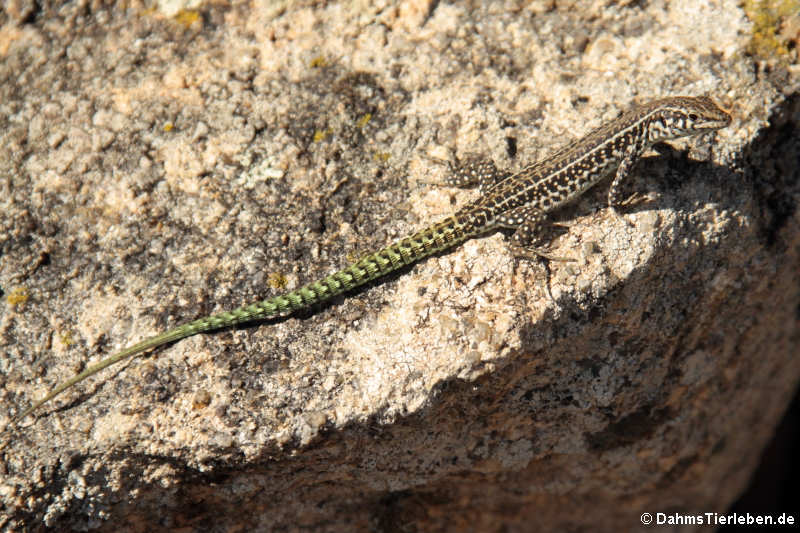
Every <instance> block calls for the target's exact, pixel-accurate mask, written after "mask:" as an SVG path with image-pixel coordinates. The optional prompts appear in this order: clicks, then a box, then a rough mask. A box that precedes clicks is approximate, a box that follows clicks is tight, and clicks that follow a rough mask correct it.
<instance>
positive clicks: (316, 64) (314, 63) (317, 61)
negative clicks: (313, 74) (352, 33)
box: [309, 56, 328, 68]
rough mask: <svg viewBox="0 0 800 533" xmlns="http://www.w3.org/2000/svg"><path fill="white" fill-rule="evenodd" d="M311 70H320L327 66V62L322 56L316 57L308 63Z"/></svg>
mask: <svg viewBox="0 0 800 533" xmlns="http://www.w3.org/2000/svg"><path fill="white" fill-rule="evenodd" d="M309 66H310V67H311V68H322V67H326V66H328V61H327V60H326V59H325V58H324V57H323V56H317V57H315V58H314V59H312V60H311V63H309Z"/></svg>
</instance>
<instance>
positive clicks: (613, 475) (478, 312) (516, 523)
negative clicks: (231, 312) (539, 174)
mask: <svg viewBox="0 0 800 533" xmlns="http://www.w3.org/2000/svg"><path fill="white" fill-rule="evenodd" d="M709 21H713V23H709ZM750 35H751V28H750V25H749V23H748V21H747V19H746V18H745V16H744V14H743V13H742V12H741V11H740V10H739V7H738V3H737V2H736V1H733V0H730V1H722V0H720V1H717V2H694V1H689V0H684V1H672V2H659V1H653V2H644V3H638V2H599V1H588V0H587V1H574V2H555V1H542V2H531V3H526V4H525V5H516V4H514V3H513V2H493V3H482V2H475V3H473V4H470V3H463V4H460V3H456V4H449V3H445V2H435V1H429V2H425V1H407V2H401V3H399V4H397V5H395V4H394V3H391V2H388V1H387V2H380V1H377V2H353V3H347V2H343V3H340V4H333V3H332V4H325V3H317V2H283V3H280V2H272V1H267V0H255V1H253V2H241V3H234V4H229V3H225V2H198V1H196V2H193V3H181V2H167V1H164V2H161V3H159V4H157V5H154V6H150V5H144V4H139V3H137V2H133V3H125V4H119V5H113V6H108V7H102V6H101V5H100V3H94V2H85V1H84V2H70V3H67V4H64V5H61V4H59V3H54V2H36V3H33V2H28V1H26V0H10V1H8V2H7V3H6V8H5V11H2V12H0V291H1V292H0V295H2V303H0V428H1V427H3V426H5V425H6V424H7V423H8V421H9V420H10V418H11V417H12V416H13V415H14V414H15V413H17V412H19V410H20V409H21V408H23V407H24V406H26V405H28V402H30V401H31V400H32V399H33V398H37V397H39V396H41V395H42V394H43V393H45V392H46V391H47V390H48V389H50V388H51V387H53V386H54V385H55V384H57V383H60V382H61V381H63V380H65V379H67V378H68V377H70V376H72V375H73V374H74V373H75V372H76V371H79V370H80V369H82V368H84V367H85V365H86V364H87V363H88V362H90V361H97V360H99V359H101V358H103V357H104V356H107V355H108V354H109V353H111V352H114V351H116V350H118V349H120V348H122V347H124V346H126V345H128V344H131V343H132V342H135V341H137V340H139V339H141V338H143V337H145V336H148V335H152V334H155V333H157V332H160V331H162V330H163V329H165V328H168V327H171V326H174V325H177V324H179V323H181V322H184V321H188V320H191V319H193V318H196V317H199V316H203V315H206V314H210V313H212V312H215V311H220V310H223V309H226V308H232V307H235V306H238V305H239V304H241V303H246V302H249V301H255V300H258V299H261V298H263V297H265V296H268V295H271V294H275V293H276V292H277V291H279V290H282V289H283V288H292V287H295V286H297V285H298V284H300V283H303V282H306V281H310V280H312V279H315V278H317V277H320V276H322V275H325V274H327V273H329V272H331V271H332V270H334V269H336V268H338V267H341V266H343V265H345V264H346V263H347V262H348V260H351V259H353V258H354V257H357V256H358V255H359V254H360V253H363V252H365V251H368V250H371V249H374V248H376V247H378V246H382V245H384V244H387V243H388V242H390V241H391V240H393V239H396V238H399V237H402V236H404V235H405V234H407V233H408V232H410V231H412V230H414V229H418V228H421V227H423V226H424V225H426V224H429V223H431V222H434V221H436V220H437V219H438V218H440V217H442V216H446V215H447V214H449V213H451V212H452V210H453V209H454V206H457V205H462V204H463V203H464V202H466V201H468V200H469V199H471V198H474V197H475V195H476V194H477V193H476V192H474V191H461V190H456V189H451V188H447V187H440V186H437V185H436V182H439V181H441V179H442V177H443V176H444V172H445V171H446V168H445V167H443V166H442V165H439V164H437V163H436V162H433V161H431V159H430V156H433V157H438V158H452V157H453V156H455V157H458V158H463V157H465V156H466V155H467V154H470V153H478V154H481V155H483V156H485V157H490V158H492V159H494V160H495V161H497V163H498V165H499V166H503V167H508V168H512V169H518V168H521V167H522V166H524V165H525V164H527V163H529V162H532V161H535V160H536V159H538V158H540V157H543V156H545V155H547V154H548V153H549V152H550V151H552V150H553V149H555V148H557V147H558V146H561V145H563V144H564V143H567V142H569V141H570V140H572V139H575V138H577V137H578V136H580V135H582V134H584V133H586V132H587V131H589V130H590V129H591V128H593V127H595V126H597V125H599V124H600V123H602V122H603V121H606V120H609V119H613V118H614V117H615V116H616V115H617V114H618V113H619V112H620V111H622V110H623V109H625V108H626V107H628V106H629V105H632V104H633V103H635V102H639V101H646V100H648V99H650V98H652V97H656V96H665V95H673V94H704V93H708V94H711V95H713V96H714V97H716V98H717V99H718V100H719V101H720V102H721V103H722V104H723V105H725V106H728V107H730V108H731V112H732V114H733V116H734V121H733V124H732V125H731V127H730V128H727V129H725V130H722V131H720V132H718V133H717V134H714V135H711V136H708V137H705V138H701V139H694V140H680V141H675V142H672V143H670V145H669V146H668V147H662V149H661V150H659V153H656V152H653V153H652V154H651V155H652V156H653V157H648V158H646V159H645V160H643V161H642V162H641V163H640V164H639V165H638V166H637V168H636V171H635V179H633V180H631V183H630V188H631V190H632V191H637V192H640V193H644V194H649V198H648V200H647V201H644V202H640V203H637V204H634V205H633V206H631V207H630V208H628V209H627V210H626V211H625V217H626V218H627V220H629V221H630V222H631V223H632V225H633V227H627V226H626V225H625V224H622V223H621V222H620V221H619V220H617V219H615V218H614V217H613V216H610V214H609V212H608V210H607V209H605V206H604V199H605V191H604V190H602V189H598V190H597V191H594V192H593V193H592V194H589V195H588V196H587V197H586V198H585V199H584V200H582V201H581V202H578V203H577V205H575V206H573V207H570V208H569V209H566V210H565V211H564V212H563V213H561V214H560V216H559V217H558V220H559V221H561V222H566V223H568V224H569V225H568V226H567V227H563V226H561V227H558V226H557V227H554V228H548V229H547V232H548V234H547V235H548V239H550V242H551V246H552V253H553V254H554V255H558V256H567V257H571V258H573V259H575V261H574V262H552V263H550V264H549V265H548V266H546V267H545V266H543V265H542V264H540V263H538V262H536V261H528V260H525V259H520V258H516V257H514V256H513V254H512V251H511V250H510V248H509V246H508V245H507V243H506V242H505V239H504V236H503V235H502V234H495V235H492V236H488V237H486V238H482V239H476V240H473V241H471V242H469V243H467V244H465V245H464V246H462V247H460V248H458V249H456V250H453V251H451V252H449V253H445V254H441V255H439V256H437V257H434V258H431V259H429V260H426V261H423V262H421V263H419V264H417V265H415V266H413V267H411V268H408V269H407V270H406V271H404V272H401V273H398V274H396V275H393V276H389V278H388V279H385V280H383V281H382V282H380V283H376V284H374V285H372V286H370V287H367V288H364V289H362V290H359V291H356V292H355V293H354V294H350V295H348V296H347V297H341V298H337V299H336V300H335V301H333V302H332V303H330V304H329V305H326V306H323V307H322V308H320V309H315V310H314V311H313V312H308V313H304V314H301V315H299V316H294V317H291V318H288V319H284V320H275V321H270V322H268V323H264V324H260V325H258V326H253V327H247V328H239V329H234V330H228V331H223V332H219V333H215V334H209V335H200V336H196V337H192V338H190V339H186V340H183V341H181V342H178V343H176V344H174V345H171V346H168V347H164V348H161V349H158V350H156V351H155V352H154V353H152V354H150V355H148V356H146V357H143V358H140V359H136V360H134V361H133V362H132V363H130V364H128V365H125V366H123V367H119V368H116V369H112V370H110V371H106V372H105V373H103V374H102V375H101V376H99V377H98V378H95V379H93V380H91V381H89V382H85V383H83V384H81V386H80V387H78V388H76V389H75V390H73V391H70V392H69V393H68V394H66V395H64V396H63V397H61V398H59V399H58V400H57V401H56V402H54V404H52V405H50V406H48V408H47V409H44V410H43V411H42V412H40V413H39V414H38V417H36V418H34V419H30V420H27V421H26V422H25V423H24V425H23V428H22V430H21V431H20V432H19V433H18V434H16V435H14V436H13V437H11V438H10V440H9V437H8V436H4V437H2V438H3V439H5V440H6V441H7V447H6V448H5V449H4V450H3V451H2V452H0V528H5V529H8V530H18V529H24V528H27V529H29V530H40V529H44V528H46V527H52V528H54V529H58V530H88V529H91V530H102V531H153V530H158V529H181V530H182V531H193V530H198V531H239V530H247V529H256V530H271V529H274V530H286V531H294V530H300V529H309V530H314V531H345V530H346V531H414V530H419V531H435V530H450V531H497V530H504V531H531V530H536V529H537V528H541V529H543V530H561V531H567V530H593V531H618V530H626V531H633V530H636V529H637V527H643V528H644V529H645V530H649V529H651V528H647V527H644V526H642V525H641V523H640V518H639V517H640V515H641V514H642V513H645V512H649V513H653V514H655V513H658V512H661V513H666V514H667V515H669V516H673V515H674V514H676V513H677V514H683V515H686V514H690V515H697V514H698V513H705V512H724V511H725V510H726V508H727V507H728V505H730V503H731V502H732V501H733V500H734V499H735V498H736V497H737V495H738V494H739V492H740V491H741V490H742V489H743V488H744V486H745V485H746V483H747V481H748V478H749V476H750V474H751V472H752V470H753V468H754V467H755V466H756V462H757V459H758V457H759V454H760V452H761V450H762V447H763V445H764V444H765V443H766V442H767V441H768V439H769V438H770V436H771V433H772V430H773V428H774V426H775V424H776V423H777V421H778V420H779V419H780V417H781V415H782V413H783V411H784V409H785V407H786V405H787V403H788V402H789V400H790V398H791V397H792V394H793V392H794V390H795V389H796V387H797V384H798V381H800V358H798V357H797V352H798V344H800V335H799V334H798V322H799V321H800V316H799V315H800V274H798V272H800V215H799V214H798V212H797V209H796V206H797V202H798V199H800V185H798V165H797V161H798V159H799V158H800V139H798V135H797V131H798V129H797V128H798V114H799V113H800V96H799V89H800V86H799V85H798V68H797V63H796V62H795V63H793V64H789V65H788V66H787V65H781V64H778V63H771V64H769V68H766V67H765V66H764V65H765V64H766V63H765V62H763V61H762V60H757V59H755V58H753V57H750V56H748V55H747V54H745V50H747V46H748V41H749V39H750ZM692 529H694V528H692V527H678V526H676V527H670V528H667V530H692Z"/></svg>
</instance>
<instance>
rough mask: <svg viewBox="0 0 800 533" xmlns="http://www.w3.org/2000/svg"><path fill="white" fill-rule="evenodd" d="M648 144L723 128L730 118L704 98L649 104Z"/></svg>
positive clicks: (682, 97)
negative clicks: (650, 120) (650, 118)
mask: <svg viewBox="0 0 800 533" xmlns="http://www.w3.org/2000/svg"><path fill="white" fill-rule="evenodd" d="M651 106H652V107H651V111H650V113H651V116H652V122H651V123H650V139H648V140H649V141H650V142H651V143H657V142H661V141H667V140H669V139H675V138H678V137H686V136H688V135H700V134H701V133H706V132H708V131H714V130H718V129H720V128H724V127H726V126H728V125H730V123H731V116H730V115H729V114H728V113H727V112H726V111H724V110H723V109H722V108H720V107H719V106H718V105H717V104H716V103H714V101H713V100H712V99H711V98H709V97H707V96H675V97H672V98H664V99H662V100H656V101H655V102H652V104H651Z"/></svg>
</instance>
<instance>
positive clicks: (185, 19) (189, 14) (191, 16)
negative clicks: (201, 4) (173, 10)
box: [175, 9, 201, 28]
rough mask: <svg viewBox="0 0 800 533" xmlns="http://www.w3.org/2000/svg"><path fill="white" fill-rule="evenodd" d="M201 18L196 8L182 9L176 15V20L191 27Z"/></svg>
mask: <svg viewBox="0 0 800 533" xmlns="http://www.w3.org/2000/svg"><path fill="white" fill-rule="evenodd" d="M198 20H201V19H200V13H198V12H197V11H195V10H194V9H182V10H180V11H178V14H177V15H175V22H177V23H178V24H182V25H183V26H184V27H186V28H189V27H190V26H191V25H192V24H194V23H195V22H197V21H198Z"/></svg>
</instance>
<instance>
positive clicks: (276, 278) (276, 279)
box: [267, 272, 287, 289]
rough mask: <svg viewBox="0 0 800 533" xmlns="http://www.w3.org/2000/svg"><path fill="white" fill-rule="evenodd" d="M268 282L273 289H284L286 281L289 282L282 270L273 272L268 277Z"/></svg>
mask: <svg viewBox="0 0 800 533" xmlns="http://www.w3.org/2000/svg"><path fill="white" fill-rule="evenodd" d="M267 283H268V284H269V286H270V287H272V288H273V289H282V288H284V287H286V283H287V280H286V276H284V275H283V274H281V273H280V272H273V273H272V274H270V275H269V277H268V278H267Z"/></svg>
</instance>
